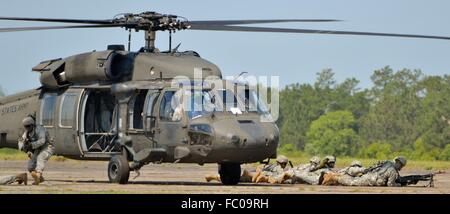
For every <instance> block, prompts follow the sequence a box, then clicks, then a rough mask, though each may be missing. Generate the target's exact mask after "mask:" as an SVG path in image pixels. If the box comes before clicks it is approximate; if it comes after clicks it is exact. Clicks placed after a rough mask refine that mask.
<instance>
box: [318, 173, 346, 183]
mask: <svg viewBox="0 0 450 214" xmlns="http://www.w3.org/2000/svg"><path fill="white" fill-rule="evenodd" d="M341 175H342V174H338V173H333V172H328V173H325V174H323V175H322V176H323V177H322V182H321V183H320V182H319V183H320V184H321V185H325V186H332V185H338V184H339V182H338V177H339V176H341Z"/></svg>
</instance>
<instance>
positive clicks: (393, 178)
mask: <svg viewBox="0 0 450 214" xmlns="http://www.w3.org/2000/svg"><path fill="white" fill-rule="evenodd" d="M388 176H389V177H388V181H387V185H388V186H390V187H399V186H401V184H400V183H397V182H395V181H396V180H397V177H398V176H400V175H399V174H398V172H396V171H395V170H394V169H393V170H390V172H389V173H388Z"/></svg>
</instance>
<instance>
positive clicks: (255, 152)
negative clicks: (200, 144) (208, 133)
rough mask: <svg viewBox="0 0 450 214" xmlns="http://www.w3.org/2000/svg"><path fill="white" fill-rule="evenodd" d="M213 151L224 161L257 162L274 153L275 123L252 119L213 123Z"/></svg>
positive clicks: (276, 145) (276, 132)
mask: <svg viewBox="0 0 450 214" xmlns="http://www.w3.org/2000/svg"><path fill="white" fill-rule="evenodd" d="M214 130H215V136H216V137H215V141H214V143H213V151H215V152H214V153H216V154H211V155H218V156H220V157H221V159H222V161H224V162H226V161H229V162H235V161H238V162H242V160H244V162H257V161H261V160H264V159H266V158H269V157H273V156H274V155H276V149H277V147H278V138H279V137H278V136H279V133H278V129H277V128H276V126H275V124H272V123H261V122H259V121H253V120H237V121H236V120H222V121H217V122H216V123H214Z"/></svg>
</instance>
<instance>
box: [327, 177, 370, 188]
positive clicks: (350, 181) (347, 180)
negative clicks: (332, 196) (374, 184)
mask: <svg viewBox="0 0 450 214" xmlns="http://www.w3.org/2000/svg"><path fill="white" fill-rule="evenodd" d="M334 181H335V182H337V183H338V184H340V185H343V186H370V179H369V177H367V176H361V177H352V176H350V175H340V174H335V175H334Z"/></svg>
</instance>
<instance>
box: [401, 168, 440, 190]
mask: <svg viewBox="0 0 450 214" xmlns="http://www.w3.org/2000/svg"><path fill="white" fill-rule="evenodd" d="M441 173H444V172H443V171H437V172H433V173H428V174H424V175H407V176H400V177H398V178H397V180H395V182H396V183H399V184H401V186H407V185H413V184H417V183H418V182H419V181H429V183H428V184H427V185H426V186H425V187H434V176H435V175H436V174H441Z"/></svg>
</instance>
